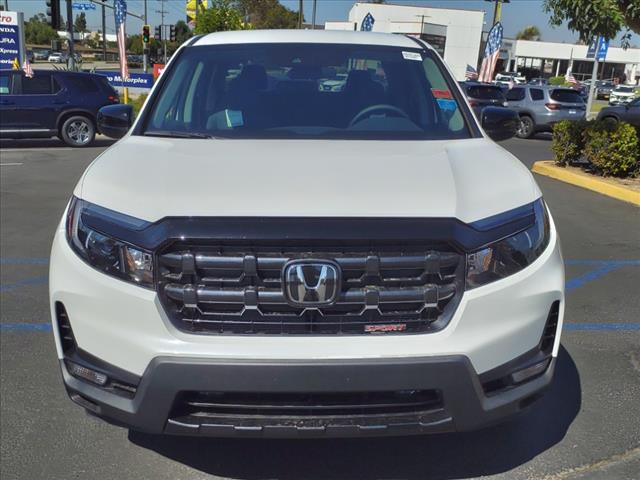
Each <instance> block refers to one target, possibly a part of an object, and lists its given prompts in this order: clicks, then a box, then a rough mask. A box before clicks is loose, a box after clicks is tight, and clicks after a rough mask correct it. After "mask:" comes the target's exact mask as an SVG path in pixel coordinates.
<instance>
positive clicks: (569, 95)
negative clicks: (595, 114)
mask: <svg viewBox="0 0 640 480" xmlns="http://www.w3.org/2000/svg"><path fill="white" fill-rule="evenodd" d="M551 98H552V99H553V100H555V101H556V102H567V103H584V100H583V99H582V97H581V96H580V93H578V92H577V91H575V90H568V89H566V90H563V89H557V90H553V91H552V92H551Z"/></svg>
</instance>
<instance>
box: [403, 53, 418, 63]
mask: <svg viewBox="0 0 640 480" xmlns="http://www.w3.org/2000/svg"><path fill="white" fill-rule="evenodd" d="M402 58H404V59H405V60H417V61H418V62H421V61H422V55H420V54H419V53H418V52H402Z"/></svg>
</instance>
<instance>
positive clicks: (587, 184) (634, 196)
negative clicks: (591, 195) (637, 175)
mask: <svg viewBox="0 0 640 480" xmlns="http://www.w3.org/2000/svg"><path fill="white" fill-rule="evenodd" d="M531 171H532V172H534V173H537V174H540V175H545V176H547V177H551V178H555V179H556V180H560V181H561V182H565V183H570V184H571V185H576V186H578V187H582V188H586V189H588V190H592V191H594V192H598V193H600V194H602V195H606V196H608V197H611V198H615V199H616V200H622V201H623V202H628V203H632V204H634V205H637V206H640V192H636V191H634V190H631V189H628V188H625V187H621V186H618V185H611V184H610V183H607V182H604V181H602V180H600V179H599V178H597V177H594V178H589V177H584V176H582V175H578V174H576V173H573V172H571V171H568V170H567V169H566V168H563V167H558V166H556V165H555V162H554V161H553V160H543V161H539V162H535V163H534V164H533V168H532V169H531Z"/></svg>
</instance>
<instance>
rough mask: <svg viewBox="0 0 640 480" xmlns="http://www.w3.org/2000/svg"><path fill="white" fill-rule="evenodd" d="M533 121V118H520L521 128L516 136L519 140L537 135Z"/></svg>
mask: <svg viewBox="0 0 640 480" xmlns="http://www.w3.org/2000/svg"><path fill="white" fill-rule="evenodd" d="M534 127H535V126H534V124H533V119H532V118H531V117H526V116H524V117H520V126H519V127H518V131H517V132H516V135H517V137H518V138H531V137H532V136H533V134H534V133H535V128H534Z"/></svg>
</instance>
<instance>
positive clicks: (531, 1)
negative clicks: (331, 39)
mask: <svg viewBox="0 0 640 480" xmlns="http://www.w3.org/2000/svg"><path fill="white" fill-rule="evenodd" d="M2 1H3V0H2ZM82 1H83V0H74V2H82ZM8 3H9V9H10V10H18V11H22V12H24V14H25V18H26V19H28V18H29V17H31V16H33V15H34V14H36V13H39V12H42V13H45V12H46V3H45V0H8ZM280 3H282V4H283V5H285V6H286V7H288V8H291V9H292V10H297V9H298V0H280ZM353 3H354V2H353V1H352V0H317V8H316V17H317V22H318V23H320V24H323V23H324V22H325V21H327V20H333V21H345V20H347V18H348V15H349V10H350V9H351V6H352V5H353ZM387 3H390V4H394V3H395V4H402V5H416V6H425V7H440V8H458V9H468V10H483V11H486V12H487V17H486V18H487V20H488V21H489V22H490V21H491V19H492V18H493V4H492V3H489V2H487V1H485V0H440V1H435V0H387ZM542 3H543V2H542V0H511V3H507V4H504V5H503V7H502V24H503V26H504V30H505V36H506V37H515V35H516V33H517V32H518V31H520V30H522V29H523V28H524V27H526V26H528V25H535V26H537V27H538V28H539V29H540V32H541V37H542V40H547V41H552V42H567V43H575V42H576V41H577V40H578V35H577V34H575V33H572V32H570V31H569V30H568V29H567V28H566V27H564V26H563V27H559V28H553V27H551V26H550V25H549V16H548V14H546V13H545V12H544V11H543V9H542ZM144 4H145V0H127V5H128V10H129V11H130V12H132V13H136V14H139V15H142V14H143V12H144ZM146 4H147V15H148V17H147V18H148V22H149V24H150V25H152V26H155V25H159V24H160V18H161V14H160V10H161V7H162V5H164V10H165V23H167V24H170V23H175V22H176V21H178V20H184V19H185V11H184V5H185V1H184V0H164V1H163V0H147V1H146ZM64 5H65V0H61V6H62V8H63V15H64V16H65V18H66V10H65V6H64ZM311 9H312V0H304V14H305V19H306V20H307V21H308V22H310V21H311ZM100 10H101V8H100V7H99V6H96V10H95V11H93V12H88V13H87V27H88V28H89V30H100V29H101V28H102V27H101V22H102V21H101V13H100ZM77 13H78V11H75V10H74V17H75V15H76V14H77ZM106 23H107V33H113V32H114V30H115V26H114V19H113V11H112V10H110V9H107V15H106ZM142 24H143V22H142V21H140V20H137V19H135V18H132V17H129V20H128V21H127V31H128V32H129V33H139V32H140V31H141V30H142ZM619 44H620V38H617V39H615V40H613V41H612V42H611V45H619ZM631 44H632V45H639V46H640V35H633V37H632V39H631Z"/></svg>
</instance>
